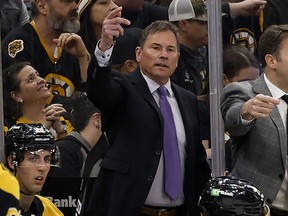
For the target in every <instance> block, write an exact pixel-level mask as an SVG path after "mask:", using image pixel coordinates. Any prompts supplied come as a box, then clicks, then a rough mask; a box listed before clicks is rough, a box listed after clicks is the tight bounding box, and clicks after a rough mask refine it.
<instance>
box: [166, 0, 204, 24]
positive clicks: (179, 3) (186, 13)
mask: <svg viewBox="0 0 288 216" xmlns="http://www.w3.org/2000/svg"><path fill="white" fill-rule="evenodd" d="M168 15H169V21H170V22H173V21H180V20H188V19H194V20H199V21H207V20H208V15H207V6H206V0H173V1H172V2H171V3H170V5H169V9H168Z"/></svg>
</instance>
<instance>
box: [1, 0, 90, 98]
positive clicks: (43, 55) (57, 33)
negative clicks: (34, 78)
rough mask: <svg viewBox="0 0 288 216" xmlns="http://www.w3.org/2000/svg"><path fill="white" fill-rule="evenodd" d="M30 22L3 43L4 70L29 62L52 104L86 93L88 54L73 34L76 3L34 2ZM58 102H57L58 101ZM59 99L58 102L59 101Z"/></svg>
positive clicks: (77, 24)
mask: <svg viewBox="0 0 288 216" xmlns="http://www.w3.org/2000/svg"><path fill="white" fill-rule="evenodd" d="M31 6H32V21H31V22H30V23H27V24H25V25H23V26H21V27H19V28H17V29H15V30H13V31H11V32H10V33H9V34H8V35H7V36H6V37H5V39H4V40H3V42H2V64H3V68H6V67H8V66H9V65H11V64H13V63H15V62H19V61H29V62H30V63H31V65H32V66H33V67H34V68H35V69H36V70H37V71H39V73H40V76H41V77H43V78H44V79H45V80H46V82H47V83H48V86H49V90H50V92H52V93H53V95H54V98H53V101H54V102H59V100H61V99H62V100H63V98H60V99H59V96H62V97H69V96H70V95H71V94H72V93H73V91H74V90H75V89H78V90H79V89H80V90H85V83H86V80H87V68H88V65H89V61H90V55H89V53H88V51H87V49H86V47H85V45H84V43H83V41H82V39H81V37H80V36H79V35H77V34H75V32H77V31H78V30H79V28H80V22H79V20H78V13H77V9H78V5H77V4H76V2H75V1H63V0H53V1H42V0H41V1H33V2H31ZM58 99H59V100H58ZM62 100H61V102H62Z"/></svg>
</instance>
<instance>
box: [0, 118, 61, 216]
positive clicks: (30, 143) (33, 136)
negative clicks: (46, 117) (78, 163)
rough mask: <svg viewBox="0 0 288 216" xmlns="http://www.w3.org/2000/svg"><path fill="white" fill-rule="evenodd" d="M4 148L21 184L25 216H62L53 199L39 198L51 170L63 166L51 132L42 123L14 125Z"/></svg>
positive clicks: (22, 210) (11, 168)
mask: <svg viewBox="0 0 288 216" xmlns="http://www.w3.org/2000/svg"><path fill="white" fill-rule="evenodd" d="M4 147H5V157H6V163H7V167H9V168H10V170H11V171H13V173H14V175H15V176H16V178H17V179H18V181H19V185H20V202H19V204H20V208H21V215H42V216H52V215H53V216H62V215H63V214H62V212H61V211H60V210H59V209H58V208H57V207H56V206H55V205H54V204H53V203H52V202H51V201H50V200H49V199H47V198H45V197H42V196H40V195H38V193H39V192H40V191H41V190H42V187H43V185H44V183H45V180H46V177H47V174H48V172H49V170H50V167H51V166H59V159H60V155H59V151H58V149H57V148H56V146H55V145H54V137H53V136H52V134H51V133H50V132H49V130H48V129H47V128H46V127H45V126H43V125H42V124H17V125H14V126H12V127H11V128H10V130H9V131H8V133H7V136H6V142H5V146H4ZM1 181H2V179H1ZM10 213H12V212H9V214H8V215H17V214H10ZM13 213H15V212H13Z"/></svg>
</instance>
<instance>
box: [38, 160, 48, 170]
mask: <svg viewBox="0 0 288 216" xmlns="http://www.w3.org/2000/svg"><path fill="white" fill-rule="evenodd" d="M37 169H38V170H40V171H46V170H47V169H48V165H47V163H46V162H45V161H39V162H38V163H37Z"/></svg>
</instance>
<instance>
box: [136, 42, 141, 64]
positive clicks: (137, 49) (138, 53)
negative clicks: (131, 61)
mask: <svg viewBox="0 0 288 216" xmlns="http://www.w3.org/2000/svg"><path fill="white" fill-rule="evenodd" d="M135 54H136V61H137V62H138V63H139V62H141V57H142V49H141V47H140V46H137V47H136V49H135Z"/></svg>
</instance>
